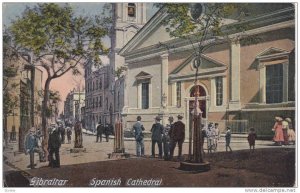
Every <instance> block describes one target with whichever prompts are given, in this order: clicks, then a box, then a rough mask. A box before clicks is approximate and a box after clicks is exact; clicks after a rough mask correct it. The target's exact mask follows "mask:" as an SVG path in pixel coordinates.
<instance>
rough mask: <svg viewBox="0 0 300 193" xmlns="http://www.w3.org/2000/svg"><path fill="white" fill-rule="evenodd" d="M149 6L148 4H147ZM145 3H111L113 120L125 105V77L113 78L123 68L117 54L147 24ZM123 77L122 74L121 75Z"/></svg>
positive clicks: (121, 60) (119, 114)
mask: <svg viewBox="0 0 300 193" xmlns="http://www.w3.org/2000/svg"><path fill="white" fill-rule="evenodd" d="M148 5H149V4H148ZM146 6H147V3H113V4H112V8H113V9H112V10H113V27H112V31H111V36H110V39H111V51H110V54H109V57H110V67H111V73H112V76H111V78H110V82H111V83H112V84H111V85H110V90H113V93H114V94H113V96H108V98H110V99H112V98H113V101H114V102H113V104H114V105H113V111H114V112H113V115H112V116H111V117H112V119H113V120H119V119H120V118H121V117H120V116H121V114H122V111H123V108H124V104H125V102H124V101H125V100H126V99H125V97H126V96H125V95H126V94H125V90H126V86H125V76H120V77H117V76H115V71H116V70H118V69H119V68H120V67H124V66H125V59H124V58H123V57H122V56H120V55H119V54H118V52H119V51H120V50H121V49H122V48H123V47H124V46H125V45H126V44H127V43H128V42H129V41H130V40H131V38H133V36H134V35H135V34H136V33H137V32H138V31H139V29H141V28H142V27H143V26H144V25H145V24H146V22H147V14H146V10H147V8H146ZM123 75H124V74H123ZM124 128H125V127H124Z"/></svg>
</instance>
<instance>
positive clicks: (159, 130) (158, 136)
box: [151, 123, 164, 142]
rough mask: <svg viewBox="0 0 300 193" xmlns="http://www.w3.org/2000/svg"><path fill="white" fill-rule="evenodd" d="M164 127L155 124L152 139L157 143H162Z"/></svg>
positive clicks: (152, 129)
mask: <svg viewBox="0 0 300 193" xmlns="http://www.w3.org/2000/svg"><path fill="white" fill-rule="evenodd" d="M163 130H164V127H163V126H162V124H160V123H154V124H153V125H152V128H151V133H152V136H151V139H152V140H155V141H160V142H161V141H162V134H163Z"/></svg>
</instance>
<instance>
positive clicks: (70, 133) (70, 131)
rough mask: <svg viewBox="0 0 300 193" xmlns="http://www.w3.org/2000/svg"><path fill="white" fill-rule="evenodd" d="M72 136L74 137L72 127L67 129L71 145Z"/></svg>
mask: <svg viewBox="0 0 300 193" xmlns="http://www.w3.org/2000/svg"><path fill="white" fill-rule="evenodd" d="M71 136H72V129H71V128H70V127H67V138H68V143H71Z"/></svg>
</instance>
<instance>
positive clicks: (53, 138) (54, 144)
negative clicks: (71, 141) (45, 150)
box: [48, 129, 61, 149]
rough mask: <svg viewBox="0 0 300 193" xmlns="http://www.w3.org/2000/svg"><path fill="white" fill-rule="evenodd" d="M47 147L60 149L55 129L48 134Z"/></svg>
mask: <svg viewBox="0 0 300 193" xmlns="http://www.w3.org/2000/svg"><path fill="white" fill-rule="evenodd" d="M48 145H49V148H50V149H55V148H60V145H61V142H60V137H59V133H58V131H57V129H55V130H54V131H53V132H52V133H50V135H49V141H48Z"/></svg>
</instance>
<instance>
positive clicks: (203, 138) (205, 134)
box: [200, 124, 207, 155]
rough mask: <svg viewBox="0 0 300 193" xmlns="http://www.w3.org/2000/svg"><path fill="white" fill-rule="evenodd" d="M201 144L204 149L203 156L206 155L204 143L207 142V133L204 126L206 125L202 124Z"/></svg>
mask: <svg viewBox="0 0 300 193" xmlns="http://www.w3.org/2000/svg"><path fill="white" fill-rule="evenodd" d="M201 132H202V133H201V142H200V146H201V147H202V154H203V155H204V154H205V152H204V147H203V146H204V141H205V138H206V137H207V132H206V128H205V126H204V124H201Z"/></svg>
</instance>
